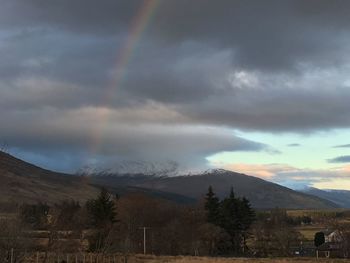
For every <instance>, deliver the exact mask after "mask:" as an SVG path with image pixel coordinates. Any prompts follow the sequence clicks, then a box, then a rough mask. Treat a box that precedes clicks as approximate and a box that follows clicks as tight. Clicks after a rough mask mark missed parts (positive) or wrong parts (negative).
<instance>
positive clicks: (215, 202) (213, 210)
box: [205, 186, 220, 225]
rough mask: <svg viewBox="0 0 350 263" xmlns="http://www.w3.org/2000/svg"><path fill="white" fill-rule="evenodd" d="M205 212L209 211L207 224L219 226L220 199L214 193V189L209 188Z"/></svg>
mask: <svg viewBox="0 0 350 263" xmlns="http://www.w3.org/2000/svg"><path fill="white" fill-rule="evenodd" d="M205 201H206V202H205V210H206V211H207V222H208V223H211V224H214V225H218V224H219V206H220V203H219V198H217V197H216V195H215V193H214V192H213V188H212V187H211V186H209V188H208V193H207V194H206V198H205Z"/></svg>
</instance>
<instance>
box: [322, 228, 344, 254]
mask: <svg viewBox="0 0 350 263" xmlns="http://www.w3.org/2000/svg"><path fill="white" fill-rule="evenodd" d="M323 233H324V234H325V243H323V244H322V245H320V246H319V247H317V248H316V257H317V258H318V257H319V256H320V253H321V255H322V253H324V256H325V257H327V258H329V257H348V252H347V246H346V240H345V239H344V237H343V235H342V233H341V232H340V231H339V230H334V231H329V230H326V231H323Z"/></svg>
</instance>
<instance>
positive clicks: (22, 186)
mask: <svg viewBox="0 0 350 263" xmlns="http://www.w3.org/2000/svg"><path fill="white" fill-rule="evenodd" d="M104 186H105V187H106V188H108V189H109V190H110V191H111V192H114V193H118V194H119V195H126V194H131V193H143V194H146V195H148V196H152V197H156V198H162V199H166V200H170V201H174V202H177V203H181V204H190V203H195V201H196V200H195V199H193V198H191V197H187V196H183V195H179V194H175V193H168V192H163V191H157V190H151V189H146V188H140V187H136V186H126V185H125V184H121V185H115V184H114V185H113V186H111V185H108V184H106V185H104ZM100 188H101V184H96V183H94V182H91V181H90V178H87V177H82V176H74V175H71V174H63V173H57V172H53V171H49V170H46V169H42V168H40V167H37V166H35V165H32V164H30V163H27V162H25V161H23V160H20V159H18V158H16V157H14V156H12V155H10V154H7V153H4V152H1V151H0V205H1V203H13V202H15V203H37V202H47V203H51V204H52V203H56V202H59V201H62V200H69V199H74V200H78V201H80V202H85V201H86V200H87V199H90V198H94V197H96V195H97V194H98V192H99V189H100Z"/></svg>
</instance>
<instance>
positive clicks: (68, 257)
mask: <svg viewBox="0 0 350 263" xmlns="http://www.w3.org/2000/svg"><path fill="white" fill-rule="evenodd" d="M67 263H69V254H67Z"/></svg>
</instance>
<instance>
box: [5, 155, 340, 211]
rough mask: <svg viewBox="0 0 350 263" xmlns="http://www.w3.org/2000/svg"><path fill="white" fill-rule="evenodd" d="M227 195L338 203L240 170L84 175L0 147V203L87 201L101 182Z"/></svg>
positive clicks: (294, 203)
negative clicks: (60, 170)
mask: <svg viewBox="0 0 350 263" xmlns="http://www.w3.org/2000/svg"><path fill="white" fill-rule="evenodd" d="M209 185H211V186H213V188H214V190H215V192H216V193H217V194H218V195H219V196H220V197H223V196H225V195H226V194H227V193H228V192H229V190H230V187H231V186H232V187H233V188H234V191H235V193H237V195H238V196H245V197H247V198H248V199H249V200H251V202H252V204H253V206H254V207H256V208H274V207H283V208H288V209H303V208H305V209H310V208H313V209H327V208H335V207H337V205H336V204H335V203H334V202H332V201H329V200H325V199H322V198H320V197H315V196H312V195H308V194H305V193H300V192H296V191H293V190H291V189H289V188H286V187H283V186H280V185H277V184H274V183H271V182H267V181H264V180H262V179H259V178H256V177H253V176H247V175H244V174H239V173H234V172H229V171H224V170H213V171H211V172H208V173H203V174H198V175H192V176H175V177H152V176H145V175H123V176H120V175H106V174H103V175H94V176H90V177H88V178H86V177H81V176H73V175H69V174H62V173H57V172H52V171H49V170H46V169H42V168H40V167H37V166H35V165H32V164H30V163H27V162H25V161H22V160H20V159H17V158H15V157H13V156H11V155H9V154H6V153H3V152H0V193H1V194H0V202H1V203H6V202H19V203H21V202H38V201H41V202H48V203H54V202H58V201H60V200H67V199H74V200H79V201H82V202H83V201H85V200H87V199H89V198H92V197H94V196H95V195H96V194H97V192H98V188H99V187H101V186H105V187H107V188H108V189H110V190H111V191H113V192H115V193H118V194H121V195H125V194H129V193H135V192H142V193H144V194H146V195H150V196H153V197H157V198H162V199H167V200H171V201H176V202H178V203H182V204H188V203H195V202H196V200H200V199H202V198H203V196H204V195H205V193H206V191H207V189H208V186H209Z"/></svg>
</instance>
